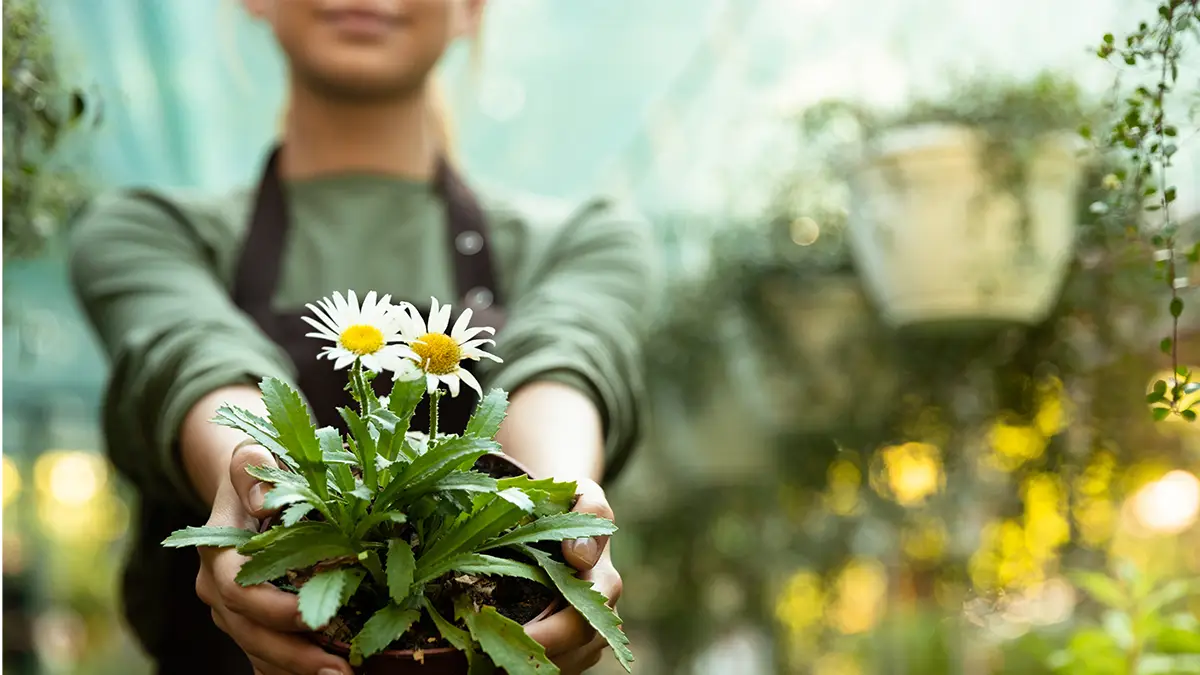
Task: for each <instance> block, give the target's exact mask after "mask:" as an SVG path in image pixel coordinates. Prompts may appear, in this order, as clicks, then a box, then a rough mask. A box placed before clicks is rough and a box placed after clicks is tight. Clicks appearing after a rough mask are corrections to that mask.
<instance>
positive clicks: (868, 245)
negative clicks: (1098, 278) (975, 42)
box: [848, 124, 1083, 327]
mask: <svg viewBox="0 0 1200 675" xmlns="http://www.w3.org/2000/svg"><path fill="white" fill-rule="evenodd" d="M986 146H987V143H986V141H985V139H984V137H983V136H982V135H981V134H980V133H979V132H977V131H976V130H975V129H973V128H971V127H968V126H963V125H952V124H930V125H920V126H913V127H907V128H899V129H896V130H894V131H890V132H886V133H884V134H883V135H882V136H881V137H880V138H879V139H878V141H877V142H876V143H875V144H874V145H873V147H872V149H871V150H870V152H869V153H868V154H867V156H866V158H865V161H864V162H863V164H862V165H861V167H860V168H859V169H858V171H857V172H856V174H855V176H854V178H853V181H852V194H853V200H852V203H851V209H850V222H849V233H848V234H849V241H850V244H851V247H852V250H853V252H854V256H855V261H856V263H857V267H858V270H859V273H860V274H861V275H862V277H863V279H864V281H865V282H866V286H867V288H868V290H869V291H870V293H871V295H872V296H873V298H874V300H875V301H876V303H877V304H878V305H879V307H880V309H881V311H882V313H883V316H884V318H885V320H886V321H887V322H888V323H889V324H892V325H893V326H897V327H904V326H913V325H917V324H923V325H928V324H942V323H953V324H962V323H972V324H976V323H983V324H993V323H995V324H1034V323H1037V322H1039V321H1041V320H1042V319H1044V318H1045V317H1046V316H1047V315H1048V314H1049V313H1050V311H1051V309H1052V308H1053V306H1054V303H1055V300H1056V299H1057V297H1058V294H1059V291H1060V289H1061V286H1062V282H1063V279H1064V278H1065V276H1066V271H1067V267H1068V265H1069V263H1070V258H1071V254H1072V250H1073V243H1074V236H1075V223H1076V213H1077V191H1078V188H1079V184H1080V180H1081V177H1082V168H1083V164H1082V162H1081V161H1080V159H1079V158H1078V157H1077V148H1078V146H1077V143H1076V139H1075V136H1074V135H1073V134H1072V133H1071V132H1069V131H1067V132H1063V133H1060V134H1046V135H1043V136H1041V137H1040V138H1038V139H1037V140H1036V142H1034V143H1032V144H1030V146H1029V149H1030V151H1029V152H1027V153H1024V156H1015V157H1008V158H1006V161H1012V162H1020V163H1023V166H1021V167H1019V175H1020V176H1021V179H1020V180H1019V181H1017V182H1016V183H1015V184H1011V185H1009V184H1004V182H1003V181H1001V180H999V179H998V177H997V175H996V171H995V170H994V169H995V168H996V167H995V166H990V165H989V161H990V160H993V159H994V158H993V157H989V153H988V148H987V147H986Z"/></svg>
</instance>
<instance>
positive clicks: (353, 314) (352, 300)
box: [346, 289, 361, 323]
mask: <svg viewBox="0 0 1200 675" xmlns="http://www.w3.org/2000/svg"><path fill="white" fill-rule="evenodd" d="M346 306H347V307H348V308H349V310H350V323H358V318H359V316H360V315H361V312H359V310H358V294H357V293H355V292H354V289H350V290H348V291H346Z"/></svg>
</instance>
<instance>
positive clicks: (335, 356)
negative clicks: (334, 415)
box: [303, 291, 408, 372]
mask: <svg viewBox="0 0 1200 675" xmlns="http://www.w3.org/2000/svg"><path fill="white" fill-rule="evenodd" d="M404 304H407V303H402V305H401V307H402V306H403V305H404ZM306 306H307V307H308V309H309V311H311V312H312V313H313V314H315V315H316V317H317V318H315V319H314V318H312V317H308V316H306V317H303V318H304V320H305V321H307V322H308V325H310V326H312V327H313V328H315V329H316V332H313V333H307V334H306V337H312V338H318V339H321V340H328V341H330V342H332V343H333V344H332V345H328V346H326V347H324V348H322V349H321V353H320V354H319V355H317V358H322V357H323V358H326V359H329V360H331V361H333V367H334V368H337V369H340V368H345V367H346V366H348V365H350V364H351V363H354V361H355V359H361V360H362V365H363V367H364V368H367V369H368V370H372V371H374V372H379V371H381V370H384V369H387V370H396V369H397V368H401V367H403V362H404V356H405V354H406V353H407V352H408V350H407V348H406V347H404V346H403V345H401V344H397V343H399V342H401V336H400V327H401V322H400V320H399V319H398V317H399V316H400V313H398V312H396V311H395V310H397V309H400V307H397V306H394V305H392V303H391V296H390V295H385V296H383V297H382V298H380V297H378V296H377V295H376V294H375V291H371V292H369V293H367V294H366V296H364V297H363V301H362V305H359V304H358V296H356V295H355V294H354V291H348V292H347V293H346V297H345V298H343V297H342V294H341V293H334V294H333V297H332V298H323V299H321V300H319V301H317V304H316V305H312V304H310V305H306Z"/></svg>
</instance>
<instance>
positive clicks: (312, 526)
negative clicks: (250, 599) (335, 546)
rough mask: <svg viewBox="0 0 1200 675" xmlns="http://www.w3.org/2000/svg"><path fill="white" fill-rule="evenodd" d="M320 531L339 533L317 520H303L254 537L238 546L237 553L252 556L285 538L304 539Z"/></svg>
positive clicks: (335, 528)
mask: <svg viewBox="0 0 1200 675" xmlns="http://www.w3.org/2000/svg"><path fill="white" fill-rule="evenodd" d="M322 531H328V532H335V533H336V532H340V530H338V529H337V527H335V526H333V525H330V524H329V523H324V522H321V521H318V520H305V521H302V522H299V523H296V524H295V525H289V526H281V525H276V526H274V527H272V528H271V529H269V530H267V531H266V532H262V533H259V534H256V535H254V537H253V538H251V539H250V541H248V542H246V543H244V544H242V545H241V546H239V547H238V553H241V554H242V555H253V554H255V553H257V552H259V551H261V550H263V549H264V548H266V547H267V546H269V545H271V544H273V543H275V542H276V541H279V540H280V539H283V538H285V537H306V536H309V535H310V534H311V533H313V532H322Z"/></svg>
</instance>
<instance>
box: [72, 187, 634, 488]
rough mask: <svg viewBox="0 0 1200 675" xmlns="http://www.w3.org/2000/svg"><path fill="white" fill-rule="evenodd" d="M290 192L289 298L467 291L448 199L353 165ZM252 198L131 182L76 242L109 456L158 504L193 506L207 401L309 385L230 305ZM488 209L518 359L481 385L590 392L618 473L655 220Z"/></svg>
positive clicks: (630, 414) (286, 306)
mask: <svg viewBox="0 0 1200 675" xmlns="http://www.w3.org/2000/svg"><path fill="white" fill-rule="evenodd" d="M286 189H287V192H288V200H289V207H290V210H291V214H292V224H291V230H290V232H289V236H288V240H287V241H286V242H285V243H284V251H283V259H282V263H281V272H280V276H281V278H280V279H279V284H278V288H277V291H276V297H275V298H274V302H275V305H276V307H277V309H280V310H299V309H300V308H302V307H303V306H304V304H305V303H308V302H313V301H315V300H317V299H319V298H322V297H326V296H328V295H329V294H331V293H332V292H333V291H342V292H343V293H344V292H345V291H346V290H348V289H353V290H355V291H356V292H358V293H359V294H360V295H361V294H362V293H364V292H366V291H367V290H377V291H379V292H380V293H391V294H392V296H393V297H394V298H397V299H405V300H410V301H413V302H418V303H423V302H427V301H428V298H430V297H436V298H438V299H439V300H443V301H447V300H449V301H453V300H455V299H456V293H455V287H454V276H453V268H452V261H453V259H454V258H453V251H452V250H451V246H452V245H451V243H450V242H449V241H448V239H449V237H448V235H447V233H446V227H447V225H446V222H445V212H444V207H443V205H442V203H441V201H440V200H439V199H438V198H437V196H436V195H435V194H434V193H433V191H432V188H431V186H430V185H429V184H426V183H421V182H414V181H406V180H403V179H397V178H392V177H386V176H381V175H357V174H355V175H350V174H347V175H339V176H333V177H322V178H318V179H308V180H303V181H295V182H291V183H289V184H287V187H286ZM253 196H254V193H253V191H249V190H243V191H238V192H235V193H233V194H227V195H221V196H217V197H211V196H209V197H202V196H189V195H185V194H176V193H154V194H151V195H136V194H133V193H118V194H115V195H112V196H109V197H107V198H104V199H100V200H98V201H97V203H96V204H94V205H93V206H92V207H91V208H90V209H89V211H88V212H87V213H86V214H85V215H84V216H83V218H82V219H81V221H80V222H79V224H78V226H77V228H76V229H75V231H74V233H73V235H72V242H71V277H72V280H73V284H74V286H75V290H76V292H77V293H78V295H79V297H80V299H81V301H82V304H83V307H84V309H85V311H86V313H87V315H88V316H89V317H90V319H91V322H92V324H93V325H94V326H95V329H96V331H97V333H98V334H99V336H100V339H101V341H102V343H103V345H104V347H105V349H106V350H107V353H108V355H109V357H110V359H111V361H112V374H111V380H110V382H109V385H108V390H107V396H106V404H105V411H104V434H105V438H106V442H107V446H108V450H109V454H110V456H111V458H112V459H113V462H114V464H116V465H117V466H118V468H120V469H121V470H122V471H123V472H124V473H125V474H126V475H127V476H129V477H130V478H131V479H132V480H133V481H134V482H135V484H136V485H137V486H138V488H139V489H140V490H141V491H142V492H143V494H144V495H145V496H147V497H149V498H153V499H157V500H166V502H167V503H172V502H181V501H187V502H191V503H192V504H193V505H195V501H194V498H193V497H192V495H193V492H192V489H191V487H190V483H189V482H188V480H187V477H186V475H185V473H184V471H183V469H182V466H181V463H180V460H179V457H178V451H177V443H176V438H177V435H178V432H179V427H180V424H181V423H182V421H183V418H184V416H185V414H186V413H187V411H188V410H189V409H190V408H191V407H192V406H193V405H194V404H195V403H196V401H197V400H199V399H200V398H201V397H202V396H204V395H205V394H207V393H209V392H211V391H213V390H214V389H217V388H219V387H222V386H226V385H231V384H238V383H257V382H258V381H259V380H261V378H263V377H265V376H273V377H279V378H282V379H285V380H294V377H295V372H294V371H295V368H294V365H293V364H292V363H291V361H290V359H289V358H288V356H287V355H286V354H285V353H284V352H283V351H282V350H281V349H280V348H279V347H277V346H276V345H275V344H274V343H272V342H271V341H270V340H269V339H268V338H267V337H266V336H265V335H264V334H263V333H262V332H261V331H260V330H259V329H258V327H257V325H256V324H255V323H254V322H253V321H252V320H251V319H250V318H249V317H248V316H247V315H245V314H244V313H242V312H241V311H239V310H238V309H237V308H236V307H235V306H234V304H233V302H232V300H231V298H230V290H231V287H232V282H233V277H234V271H235V268H236V266H237V262H238V259H239V257H240V254H241V249H242V244H243V241H244V238H245V236H246V234H247V226H248V221H249V218H250V213H249V210H250V209H251V208H252V202H253ZM484 208H485V211H486V213H487V218H488V221H489V232H490V234H491V237H492V255H493V257H494V260H495V267H496V274H497V277H498V279H497V283H498V284H499V286H500V288H499V291H500V293H501V294H502V296H503V298H504V300H505V305H506V309H507V311H508V322H507V324H506V326H505V328H504V330H503V331H502V332H501V333H500V335H499V336H498V340H497V345H496V347H495V352H496V353H497V354H498V355H499V356H501V357H502V358H503V359H504V363H503V364H497V365H492V366H491V367H488V368H486V369H485V370H483V371H482V378H483V379H482V384H483V385H484V387H485V388H487V387H499V388H502V389H505V390H508V391H510V392H511V391H514V390H515V389H516V388H518V387H520V386H521V385H523V384H526V383H529V382H531V381H534V380H541V379H553V380H557V381H561V382H566V383H569V384H572V385H574V386H576V387H578V388H579V389H580V390H582V391H584V392H585V393H587V394H588V395H590V396H591V397H592V398H593V400H594V401H595V402H596V404H597V406H598V408H599V410H600V411H601V414H602V416H603V419H604V423H605V430H606V439H607V454H608V466H609V468H610V473H611V471H612V470H613V469H616V468H619V467H620V465H621V464H622V463H623V461H624V459H625V457H626V456H627V454H628V452H629V450H630V449H631V447H632V446H633V444H634V443H635V441H636V440H637V437H638V431H639V414H640V411H641V409H642V396H643V391H644V386H643V380H642V370H641V355H640V351H639V347H640V344H639V343H640V336H641V334H642V332H643V327H644V325H645V323H646V320H647V318H648V313H649V312H650V311H651V303H652V302H653V298H654V294H653V293H652V292H650V291H651V289H653V288H655V286H656V284H655V278H656V261H657V258H656V255H655V253H654V251H655V247H654V246H653V242H652V237H651V233H650V231H649V228H648V226H647V225H645V224H644V223H643V222H642V221H640V220H639V219H637V218H635V217H632V216H631V215H629V214H626V213H622V212H621V211H619V210H617V209H616V208H614V206H613V205H612V204H611V203H609V202H607V201H604V200H591V201H587V202H584V203H581V204H573V205H571V204H559V203H555V202H550V201H543V200H529V201H528V203H516V204H511V205H500V204H491V203H487V202H486V201H485V203H484ZM485 363H488V362H485Z"/></svg>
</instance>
